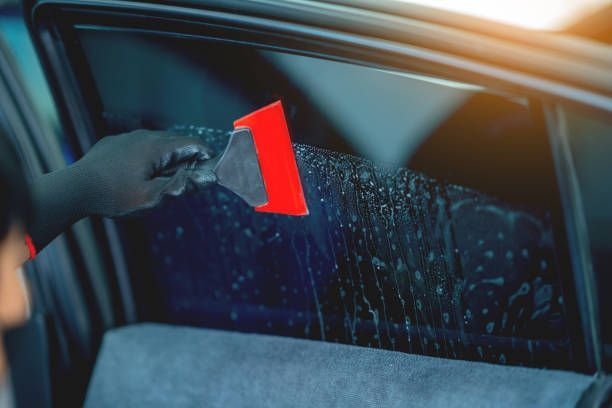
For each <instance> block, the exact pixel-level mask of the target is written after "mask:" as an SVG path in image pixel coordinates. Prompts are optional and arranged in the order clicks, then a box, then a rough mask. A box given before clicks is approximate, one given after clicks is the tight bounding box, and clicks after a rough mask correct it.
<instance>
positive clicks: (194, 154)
mask: <svg viewBox="0 0 612 408" xmlns="http://www.w3.org/2000/svg"><path fill="white" fill-rule="evenodd" d="M210 155H211V154H210V151H209V150H208V148H207V147H206V146H205V145H204V144H203V143H202V142H201V141H200V140H199V139H196V138H192V137H184V136H177V135H174V134H172V133H169V132H158V131H147V130H137V131H134V132H130V133H126V134H121V135H117V136H108V137H105V138H103V139H102V140H100V141H99V142H98V143H96V144H95V145H94V146H93V147H92V148H91V149H90V150H89V152H87V154H86V155H85V156H83V158H81V159H80V160H79V161H77V162H76V163H74V164H73V165H71V166H68V167H66V168H64V169H61V170H58V171H54V172H52V173H49V174H45V175H44V176H42V177H40V178H38V179H37V180H35V181H34V182H33V184H32V186H31V190H32V201H33V210H34V211H33V212H34V214H33V220H32V225H31V227H30V231H29V233H30V236H31V237H32V241H33V242H34V245H35V246H36V248H37V250H39V251H40V250H41V249H42V248H43V247H44V246H46V245H47V244H48V243H49V242H50V241H51V240H52V239H53V238H55V237H56V236H57V235H59V234H60V233H62V232H63V231H64V230H65V229H66V228H68V227H69V226H70V225H72V224H73V223H74V222H76V221H78V220H79V219H81V218H83V217H86V216H92V215H98V216H104V217H119V216H125V215H130V214H134V213H137V212H140V211H142V210H146V209H150V208H153V207H155V206H157V205H158V204H159V203H160V202H161V201H162V200H163V199H164V198H165V197H167V196H178V195H181V194H183V193H185V192H187V191H191V190H195V189H199V188H202V187H205V186H207V185H209V184H211V183H213V182H214V181H215V179H216V177H215V175H214V173H213V172H212V167H213V165H214V163H213V162H212V161H211V160H209V159H210Z"/></svg>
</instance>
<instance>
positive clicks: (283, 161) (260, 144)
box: [234, 101, 308, 215]
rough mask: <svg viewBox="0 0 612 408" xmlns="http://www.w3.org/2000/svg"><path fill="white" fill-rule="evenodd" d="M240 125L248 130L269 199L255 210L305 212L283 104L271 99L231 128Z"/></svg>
mask: <svg viewBox="0 0 612 408" xmlns="http://www.w3.org/2000/svg"><path fill="white" fill-rule="evenodd" d="M240 127H247V128H249V129H250V130H251V134H252V135H253V140H254V142H255V150H256V151H257V158H258V160H259V167H260V168H261V175H262V178H263V181H264V185H265V187H266V193H267V194H268V202H267V203H266V204H263V205H260V206H258V207H255V211H259V212H269V213H276V214H286V215H307V214H308V207H307V206H306V200H305V199H304V190H303V189H302V182H301V181H300V175H299V173H298V168H297V164H296V162H295V155H294V154H293V147H292V145H291V136H289V129H288V128H287V122H286V120H285V112H284V111H283V105H282V103H281V102H280V101H277V102H274V103H273V104H271V105H268V106H266V107H264V108H261V109H259V110H257V111H255V112H253V113H251V114H249V115H247V116H245V117H243V118H241V119H238V120H237V121H235V122H234V128H235V129H237V128H240Z"/></svg>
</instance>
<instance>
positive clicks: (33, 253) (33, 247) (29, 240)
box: [25, 234, 36, 259]
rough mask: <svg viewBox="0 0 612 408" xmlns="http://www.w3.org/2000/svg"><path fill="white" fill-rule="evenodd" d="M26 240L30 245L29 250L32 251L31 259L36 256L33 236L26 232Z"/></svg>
mask: <svg viewBox="0 0 612 408" xmlns="http://www.w3.org/2000/svg"><path fill="white" fill-rule="evenodd" d="M25 242H26V245H27V246H28V251H30V259H34V258H36V247H35V246H34V243H33V242H32V237H30V236H29V235H28V234H26V236H25Z"/></svg>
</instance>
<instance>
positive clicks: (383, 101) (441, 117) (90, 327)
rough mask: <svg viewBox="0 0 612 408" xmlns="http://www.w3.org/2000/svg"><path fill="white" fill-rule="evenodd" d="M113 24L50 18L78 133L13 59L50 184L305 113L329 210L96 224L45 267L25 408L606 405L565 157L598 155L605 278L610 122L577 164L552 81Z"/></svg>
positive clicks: (191, 30)
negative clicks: (151, 136) (40, 109)
mask: <svg viewBox="0 0 612 408" xmlns="http://www.w3.org/2000/svg"><path fill="white" fill-rule="evenodd" d="M43 3H44V2H43ZM196 3H197V2H196ZM204 3H206V1H204V2H203V3H202V4H204ZM113 7H115V6H112V7H111V6H109V7H108V8H105V7H100V8H97V6H95V5H94V6H92V7H91V8H83V9H80V8H79V7H78V2H77V4H76V5H70V4H64V3H62V2H57V4H54V2H48V5H46V6H45V4H43V5H40V4H39V3H37V2H32V3H31V4H29V5H27V6H26V15H29V16H30V17H29V18H31V19H30V20H28V24H29V25H30V30H31V32H32V33H33V39H34V42H35V43H36V46H37V47H38V51H39V55H40V56H41V59H42V66H43V67H44V70H45V71H46V72H45V73H46V75H47V79H49V83H50V84H51V92H52V94H53V96H54V97H55V101H56V102H57V105H58V108H57V110H58V112H57V114H58V117H59V119H58V121H59V122H60V123H61V124H62V126H63V128H62V131H61V132H57V129H50V128H49V126H46V122H45V120H43V119H42V118H40V117H39V116H37V113H36V109H34V108H33V103H32V102H31V101H30V100H28V93H29V92H30V91H29V90H28V89H27V78H26V79H24V78H22V77H20V75H19V74H16V73H18V72H19V69H18V68H17V65H18V63H17V62H16V61H15V58H14V57H13V56H12V55H10V54H11V52H10V50H9V48H10V47H9V45H3V46H2V47H0V48H1V49H2V56H1V57H2V58H0V59H1V63H2V64H3V67H2V76H3V78H2V79H3V82H2V83H1V84H0V85H1V86H0V97H1V98H2V99H3V100H5V99H6V101H8V102H7V103H4V102H3V103H1V104H0V106H2V109H3V111H2V112H1V115H0V119H1V120H0V123H1V124H2V126H3V127H4V128H6V129H8V131H9V133H10V134H11V135H13V137H14V138H15V143H16V144H17V146H18V147H19V150H20V152H21V154H22V155H23V159H24V161H25V162H26V163H27V164H28V168H29V170H30V172H31V174H30V177H35V176H36V175H37V174H41V173H43V172H47V171H51V170H53V169H54V168H58V167H61V166H63V165H65V164H69V163H71V162H73V161H74V160H75V158H78V157H80V156H81V155H82V154H83V153H84V152H85V151H87V150H88V149H89V147H91V146H92V145H93V144H95V143H96V141H98V140H100V139H101V138H103V137H109V135H114V134H119V133H123V132H127V131H131V130H134V129H139V128H145V129H159V130H171V131H174V132H177V133H180V134H186V135H191V136H195V137H199V138H201V139H202V140H203V141H204V143H205V144H207V145H208V146H210V147H211V149H212V150H213V151H214V152H216V153H217V154H219V153H221V152H222V151H223V148H224V147H225V145H226V144H227V141H228V138H229V135H230V133H231V130H232V129H233V121H234V120H235V119H237V118H240V117H242V116H244V115H245V114H247V113H249V112H251V111H253V110H255V109H258V108H260V107H262V106H264V105H266V104H268V103H270V102H273V101H276V100H281V101H282V103H283V106H284V109H285V112H286V115H287V121H288V125H289V130H290V132H291V135H292V140H293V142H294V144H293V148H294V151H295V155H296V160H297V163H298V169H299V172H300V177H301V181H302V184H303V187H304V191H305V198H306V202H307V205H308V209H309V215H308V216H305V217H288V216H283V215H275V214H263V213H256V212H253V210H252V208H251V207H249V206H248V205H247V204H246V203H244V202H243V201H242V200H241V199H240V198H238V197H237V196H235V195H233V194H232V193H231V192H229V191H228V190H227V189H225V188H223V187H221V186H212V187H210V188H208V189H206V190H205V191H201V192H198V193H195V194H191V195H189V196H186V197H181V198H177V199H174V200H169V201H167V202H165V203H164V204H163V205H162V206H161V207H160V208H157V209H155V210H152V211H150V212H148V213H147V214H145V215H143V216H141V217H135V218H129V219H116V220H101V219H87V220H83V221H81V222H80V223H79V224H77V225H75V226H74V227H73V228H72V229H71V231H69V232H68V233H66V234H64V235H63V236H61V237H60V238H58V239H57V240H56V241H54V243H53V244H52V245H50V246H49V248H47V249H45V251H43V252H42V253H41V254H40V255H39V256H38V258H37V259H36V260H35V261H34V262H31V263H30V264H29V265H28V266H27V275H28V278H29V280H30V286H31V291H32V297H33V299H34V303H33V304H34V309H33V314H32V318H31V319H30V321H29V322H28V324H27V325H26V326H25V327H23V328H21V329H18V330H16V331H14V332H13V333H9V335H8V336H7V345H8V347H9V348H11V349H12V351H13V352H12V353H11V355H12V358H13V361H12V362H11V366H12V367H13V382H14V383H15V389H16V396H17V399H18V401H19V402H20V404H23V406H40V407H51V406H80V405H81V404H83V401H85V405H86V406H91V407H96V406H107V405H110V404H114V405H117V406H134V405H143V404H146V405H148V406H193V405H194V404H195V405H198V404H200V403H203V402H204V405H207V406H208V405H209V406H247V405H250V403H249V402H250V401H257V402H258V404H259V403H260V405H264V406H312V405H314V406H328V405H333V406H338V405H346V404H349V403H355V404H357V405H358V406H362V405H363V406H379V405H388V406H406V405H410V404H412V405H415V406H419V405H428V406H448V404H449V403H450V402H453V403H454V404H455V405H457V404H459V405H458V406H466V407H467V406H481V405H483V404H484V405H499V404H507V405H508V404H509V405H512V404H514V405H516V406H534V405H536V406H542V405H546V406H575V405H576V404H577V403H578V402H579V401H581V399H582V400H583V401H584V396H585V393H588V391H590V390H593V389H596V390H597V395H599V394H600V393H601V394H605V392H606V391H605V390H606V389H608V388H606V387H600V388H598V387H596V385H597V384H599V377H597V376H594V373H595V372H596V371H602V370H603V369H602V366H601V365H602V364H603V363H602V361H603V362H605V364H609V358H610V357H609V354H605V352H606V350H609V347H608V348H606V346H603V351H601V350H600V352H602V353H604V357H602V356H599V357H598V354H597V353H598V351H597V347H596V346H593V344H594V343H597V342H599V341H600V340H599V338H597V337H598V336H599V334H596V335H594V334H593V333H592V332H591V333H589V331H588V330H587V329H588V328H589V327H593V326H597V327H599V326H601V333H602V334H601V335H602V337H603V339H604V340H603V342H604V343H605V344H610V340H611V338H612V336H611V335H610V333H611V332H610V330H611V329H612V324H610V323H611V322H608V321H607V320H605V319H606V317H604V316H603V314H602V316H601V319H602V320H601V322H600V321H598V320H597V319H599V315H597V313H595V312H593V313H591V314H590V315H588V316H590V319H586V318H585V316H586V315H585V313H586V312H585V308H587V306H588V305H590V304H591V303H589V302H590V301H589V300H588V299H590V298H589V297H588V296H587V295H585V293H586V292H588V291H590V290H592V288H591V287H590V286H589V281H588V280H587V279H586V278H585V280H584V282H583V281H581V280H580V279H578V280H577V278H576V275H577V272H576V270H577V269H578V267H577V266H576V252H577V249H576V244H575V242H574V238H573V237H574V236H575V235H576V231H575V226H574V224H572V223H571V222H568V218H567V217H568V215H567V214H568V213H567V205H568V204H567V198H566V195H567V194H568V193H567V187H566V185H565V183H566V180H565V179H564V178H563V177H560V171H561V170H560V168H562V167H561V165H560V164H559V161H560V160H563V159H561V158H560V156H559V154H560V153H559V151H563V150H562V149H563V148H565V149H572V150H571V151H572V152H574V153H575V161H576V168H577V172H578V174H579V176H578V179H579V181H580V183H581V184H582V185H584V187H583V190H582V192H583V193H584V192H586V197H587V198H585V205H586V207H587V208H588V209H589V213H590V214H593V216H592V217H591V218H589V219H588V220H586V221H585V222H586V223H587V224H588V225H599V226H600V227H599V228H600V231H601V232H599V235H595V236H594V237H595V238H593V239H592V241H593V242H595V244H596V245H597V248H599V252H597V254H599V255H593V260H594V265H595V267H594V269H595V270H596V271H600V270H601V269H602V268H603V265H605V264H606V260H607V259H609V254H610V251H609V250H608V249H609V248H608V247H607V246H606V245H607V244H606V242H605V241H606V240H605V236H606V234H605V231H606V228H605V226H606V225H609V222H608V224H606V222H607V218H606V216H605V210H604V209H603V207H597V205H595V204H591V203H595V202H598V201H599V202H601V201H602V200H604V199H605V197H607V196H606V195H602V194H603V193H599V192H598V191H599V189H598V186H595V185H593V186H592V188H591V189H589V175H590V174H595V173H601V172H603V171H604V169H605V165H606V159H605V155H604V154H603V153H602V154H601V155H600V159H599V160H597V159H593V157H594V156H593V155H594V154H596V152H594V151H593V150H596V151H598V152H602V151H605V149H593V148H592V146H593V144H594V143H595V142H597V143H598V142H599V140H600V139H602V138H603V137H604V136H603V135H604V134H605V133H609V129H610V127H609V122H604V121H601V120H599V119H595V120H589V119H585V118H590V117H591V116H590V114H589V115H583V114H582V113H581V111H579V110H576V112H577V113H574V114H571V113H570V114H568V118H569V119H568V123H569V124H570V125H569V127H568V128H569V135H570V136H571V135H574V134H588V135H590V136H589V137H590V139H589V137H587V138H586V139H582V138H581V139H579V140H578V139H572V141H571V144H569V145H567V146H566V145H561V147H559V146H560V145H559V143H560V142H558V141H556V140H555V138H556V137H557V134H556V133H555V132H556V129H557V128H556V126H555V124H554V123H551V121H554V118H555V116H554V115H553V114H552V113H551V109H550V104H551V98H550V97H543V96H542V95H540V94H538V93H537V92H533V91H531V90H529V89H526V88H516V87H512V86H506V85H505V84H504V83H501V82H500V83H499V84H498V85H496V84H495V83H494V82H493V83H492V81H491V80H490V79H486V80H485V79H483V80H478V78H473V77H468V76H466V75H465V73H464V72H462V71H461V70H453V69H448V68H444V69H443V68H441V67H440V66H439V65H436V64H434V63H429V62H423V61H421V60H418V61H411V60H410V59H406V58H401V59H400V58H398V57H397V55H394V54H393V53H391V52H390V51H388V50H384V49H383V46H382V45H381V46H380V47H379V48H377V47H374V46H372V47H368V48H366V47H365V46H358V45H352V46H351V45H347V44H341V43H340V42H339V41H334V40H332V39H331V37H330V40H329V41H323V40H320V39H316V38H314V37H313V36H310V35H308V34H307V33H305V34H304V36H303V37H291V36H288V35H286V34H283V33H282V32H281V31H280V30H279V31H275V30H274V29H273V28H271V29H268V30H264V29H255V28H245V26H243V25H242V23H239V22H238V19H237V20H236V21H235V22H234V21H231V19H228V18H225V17H224V16H216V17H215V15H212V14H211V15H209V16H207V17H203V16H194V15H192V16H187V17H184V18H183V17H180V18H179V16H178V15H173V16H172V17H168V16H165V17H164V18H162V17H159V16H157V15H156V13H158V12H159V13H160V14H163V13H161V12H160V11H159V10H157V9H156V8H155V7H154V6H151V5H149V6H143V8H142V9H138V8H136V9H129V10H127V11H121V10H117V9H114V8H113ZM117 7H118V6H117ZM147 7H148V8H147ZM159 7H161V6H159ZM194 7H195V6H194ZM28 13H29V14H28ZM213 14H214V13H213ZM236 14H237V15H240V13H236ZM221 17H223V18H221ZM259 17H261V16H259ZM245 24H246V23H245ZM10 75H12V77H10V78H7V77H8V76H10ZM9 102H10V103H9ZM5 105H9V106H16V109H15V111H14V112H11V111H9V110H8V109H7V108H5ZM595 117H596V118H599V117H598V116H595ZM68 123H69V124H70V125H69V126H67V125H66V124H68ZM57 133H59V134H61V136H60V137H58V136H57V135H56V134H57ZM20 134H25V135H27V136H28V137H27V138H26V137H18V136H17V135H20ZM111 137H112V136H111ZM591 140H592V142H591V143H589V141H591ZM602 143H604V142H602ZM605 143H608V144H609V143H610V142H605ZM560 149H561V150H560ZM567 151H568V150H566V152H567ZM589 194H590V196H589ZM597 216H598V217H597ZM590 228H592V227H590ZM597 237H600V239H599V240H597ZM600 275H601V276H602V277H601V278H599V276H600ZM597 276H598V279H599V280H598V281H597V285H598V286H597V288H598V290H599V291H600V295H599V296H600V298H601V299H600V301H601V302H602V303H601V305H604V304H605V303H603V302H608V303H607V304H609V300H608V299H605V298H606V296H605V291H604V288H605V287H609V285H607V283H606V282H608V283H609V277H608V278H606V277H604V275H603V274H598V275H597ZM581 282H582V283H581ZM582 285H584V286H582ZM588 293H590V292H588ZM585 299H586V300H585ZM598 307H600V308H601V310H604V309H603V308H604V307H605V306H598ZM585 319H586V320H585ZM607 319H609V318H607ZM587 320H588V321H587ZM595 320H597V321H595ZM594 321H595V322H594ZM585 327H586V328H587V329H585ZM594 337H596V339H594ZM606 359H608V360H606ZM433 384H435V388H434V386H433ZM33 390H35V392H34V391H33ZM313 390H317V392H312V391H313ZM593 392H595V391H593ZM458 395H461V396H462V397H461V400H460V401H458V400H457V396H458ZM598 398H599V397H598ZM602 398H603V397H602Z"/></svg>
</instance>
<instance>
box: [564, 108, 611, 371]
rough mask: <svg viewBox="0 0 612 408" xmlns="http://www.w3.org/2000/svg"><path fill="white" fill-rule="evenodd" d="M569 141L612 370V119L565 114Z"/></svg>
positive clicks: (609, 363) (603, 338)
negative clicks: (608, 178) (611, 240)
mask: <svg viewBox="0 0 612 408" xmlns="http://www.w3.org/2000/svg"><path fill="white" fill-rule="evenodd" d="M565 113H566V120H567V125H568V126H567V127H568V137H569V142H570V143H569V144H570V148H571V152H572V155H573V161H574V166H575V168H576V175H577V178H578V182H579V185H580V192H581V194H582V204H583V207H584V214H585V218H586V222H587V227H588V230H589V239H590V245H591V256H592V261H593V268H594V271H595V276H596V279H597V281H596V283H597V292H598V298H599V299H598V300H599V317H600V319H601V334H602V342H603V345H604V346H603V347H604V356H605V365H606V367H605V368H606V369H607V370H608V371H609V370H610V369H611V368H612V316H610V313H609V310H612V298H610V294H609V293H610V288H611V287H612V276H611V275H610V272H609V269H610V264H611V263H612V242H610V231H611V230H612V212H611V211H610V203H611V202H612V188H610V184H609V183H608V182H607V176H608V175H609V174H610V173H611V171H612V165H611V164H610V157H611V155H612V118H610V117H609V116H608V117H606V116H603V115H595V114H590V113H585V112H582V111H577V110H573V109H567V110H565Z"/></svg>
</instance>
